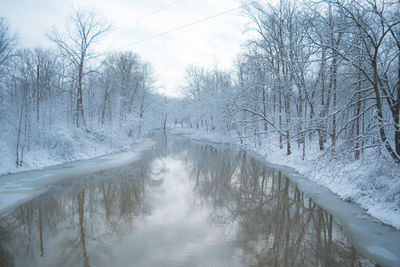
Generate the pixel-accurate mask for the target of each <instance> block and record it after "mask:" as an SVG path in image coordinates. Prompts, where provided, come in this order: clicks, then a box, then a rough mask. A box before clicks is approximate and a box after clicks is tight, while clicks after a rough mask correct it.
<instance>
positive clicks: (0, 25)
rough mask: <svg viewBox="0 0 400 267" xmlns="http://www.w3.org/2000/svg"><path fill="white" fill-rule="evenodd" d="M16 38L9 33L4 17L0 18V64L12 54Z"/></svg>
mask: <svg viewBox="0 0 400 267" xmlns="http://www.w3.org/2000/svg"><path fill="white" fill-rule="evenodd" d="M16 42H17V38H16V36H15V34H13V33H11V32H10V30H9V28H8V24H7V21H6V19H5V18H0V66H1V65H3V64H4V63H5V62H6V60H7V59H9V58H10V57H12V55H13V54H14V47H15V45H16Z"/></svg>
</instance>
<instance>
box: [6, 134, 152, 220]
mask: <svg viewBox="0 0 400 267" xmlns="http://www.w3.org/2000/svg"><path fill="white" fill-rule="evenodd" d="M153 145H154V142H153V141H152V140H151V139H144V140H142V141H141V142H140V143H137V144H134V145H132V146H131V148H130V150H129V151H127V152H118V153H114V154H107V155H103V156H100V157H95V158H91V159H88V160H78V161H73V162H69V163H65V164H62V165H58V166H54V167H48V168H43V169H41V170H34V171H24V172H17V173H13V174H10V175H3V176H1V177H0V214H2V213H4V212H7V211H8V210H11V209H12V208H13V207H16V206H18V205H19V204H21V203H24V202H26V201H28V200H30V199H32V198H34V197H35V196H38V195H40V194H43V193H44V192H46V190H47V188H48V187H47V186H48V185H49V184H51V183H54V182H57V181H59V180H60V179H63V178H66V177H71V176H79V175H82V174H87V173H91V172H96V171H101V170H104V169H109V168H115V167H118V166H123V165H126V164H129V163H131V162H133V161H136V160H138V159H140V156H141V153H142V152H143V151H145V150H147V149H150V148H151V147H152V146H153ZM81 153H82V152H81ZM45 163H46V162H45ZM47 163H51V161H47ZM43 164H44V163H43Z"/></svg>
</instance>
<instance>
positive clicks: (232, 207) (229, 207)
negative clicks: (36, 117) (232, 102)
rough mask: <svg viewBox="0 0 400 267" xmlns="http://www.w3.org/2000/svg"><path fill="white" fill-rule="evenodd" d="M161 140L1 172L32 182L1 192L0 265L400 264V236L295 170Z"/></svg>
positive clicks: (216, 148)
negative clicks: (121, 151)
mask: <svg viewBox="0 0 400 267" xmlns="http://www.w3.org/2000/svg"><path fill="white" fill-rule="evenodd" d="M154 139H155V143H152V145H151V146H147V147H146V148H142V149H141V150H140V151H141V154H140V156H137V155H136V156H137V158H135V160H132V155H131V157H126V155H125V156H122V157H121V158H122V159H124V160H125V161H124V160H122V159H121V158H118V156H115V157H113V156H109V157H105V158H104V157H103V158H100V159H97V160H91V161H81V162H78V163H74V164H72V165H71V164H70V165H68V166H69V167H68V168H66V167H65V166H59V167H54V168H50V169H46V170H43V171H39V172H25V173H22V174H16V175H10V176H4V177H0V180H1V179H3V182H1V181H0V193H2V194H3V197H4V196H6V195H7V194H9V195H12V192H13V191H12V190H13V187H12V185H13V184H12V182H13V180H12V179H14V181H15V182H14V183H17V182H18V181H22V182H25V183H30V184H29V186H30V187H27V189H26V190H25V194H23V193H21V194H22V197H21V198H18V196H20V195H18V194H17V195H16V196H17V200H14V201H12V199H13V197H10V198H9V201H10V202H9V203H14V204H12V205H11V204H9V205H7V203H8V202H7V198H4V199H3V202H4V203H3V210H2V217H1V218H0V266H114V267H116V266H375V264H374V262H378V263H380V264H382V265H384V266H396V265H397V266H400V259H399V255H400V235H399V232H398V231H395V230H394V229H391V228H390V227H387V226H383V225H381V224H379V223H377V222H375V221H374V219H373V218H371V217H369V216H368V215H365V213H363V212H362V211H361V210H360V209H359V208H358V207H357V206H355V205H352V204H348V203H344V202H341V201H339V200H337V199H336V198H335V197H334V196H333V195H332V194H331V193H329V192H328V191H327V190H326V191H324V189H323V188H320V187H318V186H315V185H313V184H311V183H308V182H307V181H306V180H305V179H304V180H303V178H301V177H296V175H293V176H294V178H292V180H289V179H288V178H287V177H286V176H287V175H290V173H291V172H290V170H286V169H284V168H279V167H277V166H274V167H271V166H270V165H267V164H266V163H265V162H263V161H262V160H261V159H258V158H257V157H256V156H254V155H250V154H249V153H247V152H246V151H240V150H236V149H233V148H229V147H226V146H222V145H210V144H206V143H201V142H192V141H190V140H188V139H186V138H183V137H179V136H165V135H162V134H161V135H157V136H155V137H154ZM127 158H128V159H127ZM119 159H121V160H119ZM129 159H130V160H129ZM118 162H119V163H118ZM88 166H89V167H88ZM30 177H33V178H32V179H33V180H32V181H29V179H30ZM35 177H36V178H35ZM37 177H39V178H40V177H42V180H40V179H39V178H37ZM52 177H53V178H52ZM44 178H46V179H45V180H43V179H44ZM49 179H50V180H49ZM4 181H8V182H4ZM35 181H36V182H35ZM51 181H54V182H51ZM10 185H11V186H10ZM7 186H8V187H7ZM40 187H44V188H45V189H43V188H42V189H40ZM32 188H33V189H34V191H35V190H36V191H35V192H36V193H35V195H32V194H31V195H29V193H28V192H29V190H32ZM14 189H15V190H17V189H18V190H22V191H23V190H24V188H23V187H21V186H19V187H17V188H14ZM7 190H8V191H7ZM27 196H30V197H29V198H30V200H29V201H26V200H27V199H28V198H27ZM14 198H15V196H14ZM322 206H324V207H325V208H323V207H322ZM0 211H1V210H0ZM398 252H399V253H398Z"/></svg>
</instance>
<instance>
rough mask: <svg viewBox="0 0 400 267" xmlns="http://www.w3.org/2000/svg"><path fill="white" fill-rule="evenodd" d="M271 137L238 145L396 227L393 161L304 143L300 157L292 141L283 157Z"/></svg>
mask: <svg viewBox="0 0 400 267" xmlns="http://www.w3.org/2000/svg"><path fill="white" fill-rule="evenodd" d="M171 132H172V133H174V134H182V135H189V136H190V137H191V138H193V139H198V140H207V141H212V142H217V143H228V144H237V145H239V144H240V142H239V140H238V138H235V137H234V136H231V135H229V134H228V135H223V134H221V133H210V132H208V133H207V132H205V131H202V130H198V129H196V130H195V129H187V128H175V129H172V131H171ZM271 139H273V137H272V138H271ZM271 139H265V140H261V144H257V146H255V145H254V141H253V142H251V143H250V142H248V141H247V142H245V143H244V144H241V146H242V147H245V148H246V149H248V150H250V151H253V152H255V153H257V154H258V155H260V156H262V157H263V159H265V160H266V161H268V162H270V163H273V164H279V165H284V166H289V167H292V168H293V169H294V170H295V171H296V172H298V173H299V174H301V175H303V176H305V177H307V178H308V179H309V180H311V181H312V182H315V183H317V184H319V185H322V186H324V187H326V188H329V189H330V190H331V191H332V192H333V193H335V194H336V195H337V196H338V197H340V198H341V199H343V200H345V201H349V202H354V203H357V204H359V205H360V207H361V208H362V209H364V210H365V212H366V213H367V214H369V215H371V216H373V217H375V218H377V219H378V220H380V221H381V222H383V223H385V224H388V225H391V226H393V227H395V228H396V229H398V230H400V180H399V177H400V168H399V167H398V166H396V165H395V164H394V163H391V162H390V161H388V160H386V159H385V158H383V157H376V153H372V152H371V153H368V152H366V153H365V155H364V158H363V159H362V160H358V161H355V160H350V159H346V158H343V157H341V158H334V157H329V156H328V155H326V154H324V153H323V152H321V151H319V148H318V147H317V145H315V146H308V147H307V148H306V157H305V159H304V160H302V157H301V155H302V151H301V148H300V149H299V148H297V144H296V143H293V144H292V154H291V155H290V156H287V155H285V151H286V150H285V148H284V149H282V150H281V149H279V147H278V146H277V145H275V144H276V141H275V142H274V140H278V139H277V137H276V138H275V139H273V140H271ZM315 143H316V142H315Z"/></svg>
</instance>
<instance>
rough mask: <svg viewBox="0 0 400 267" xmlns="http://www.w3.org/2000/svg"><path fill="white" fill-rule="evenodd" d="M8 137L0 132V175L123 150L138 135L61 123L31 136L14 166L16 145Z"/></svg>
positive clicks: (133, 141)
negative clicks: (20, 162) (21, 157)
mask: <svg viewBox="0 0 400 267" xmlns="http://www.w3.org/2000/svg"><path fill="white" fill-rule="evenodd" d="M93 128H94V127H93ZM9 134H10V133H9ZM10 140H11V138H9V137H7V136H5V134H4V133H3V138H2V139H0V159H1V160H0V175H4V174H10V173H15V172H19V171H26V170H33V169H39V168H43V167H48V166H53V165H58V164H62V163H65V162H70V161H73V160H82V159H89V158H93V157H98V156H101V155H105V154H110V153H114V152H118V151H126V150H129V149H130V147H131V145H132V144H134V143H137V142H140V141H141V138H140V137H131V138H127V135H126V134H125V133H124V132H123V130H119V131H110V130H109V131H107V130H102V131H101V132H96V131H94V130H89V131H86V130H84V129H80V128H75V127H67V126H65V125H62V124H60V125H58V127H54V128H53V129H51V130H45V131H42V132H39V133H37V134H36V135H34V136H32V137H31V141H30V142H31V144H30V147H29V150H25V152H24V156H23V165H22V166H20V167H16V166H15V159H16V158H15V144H13V142H10ZM0 179H1V178H0Z"/></svg>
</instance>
